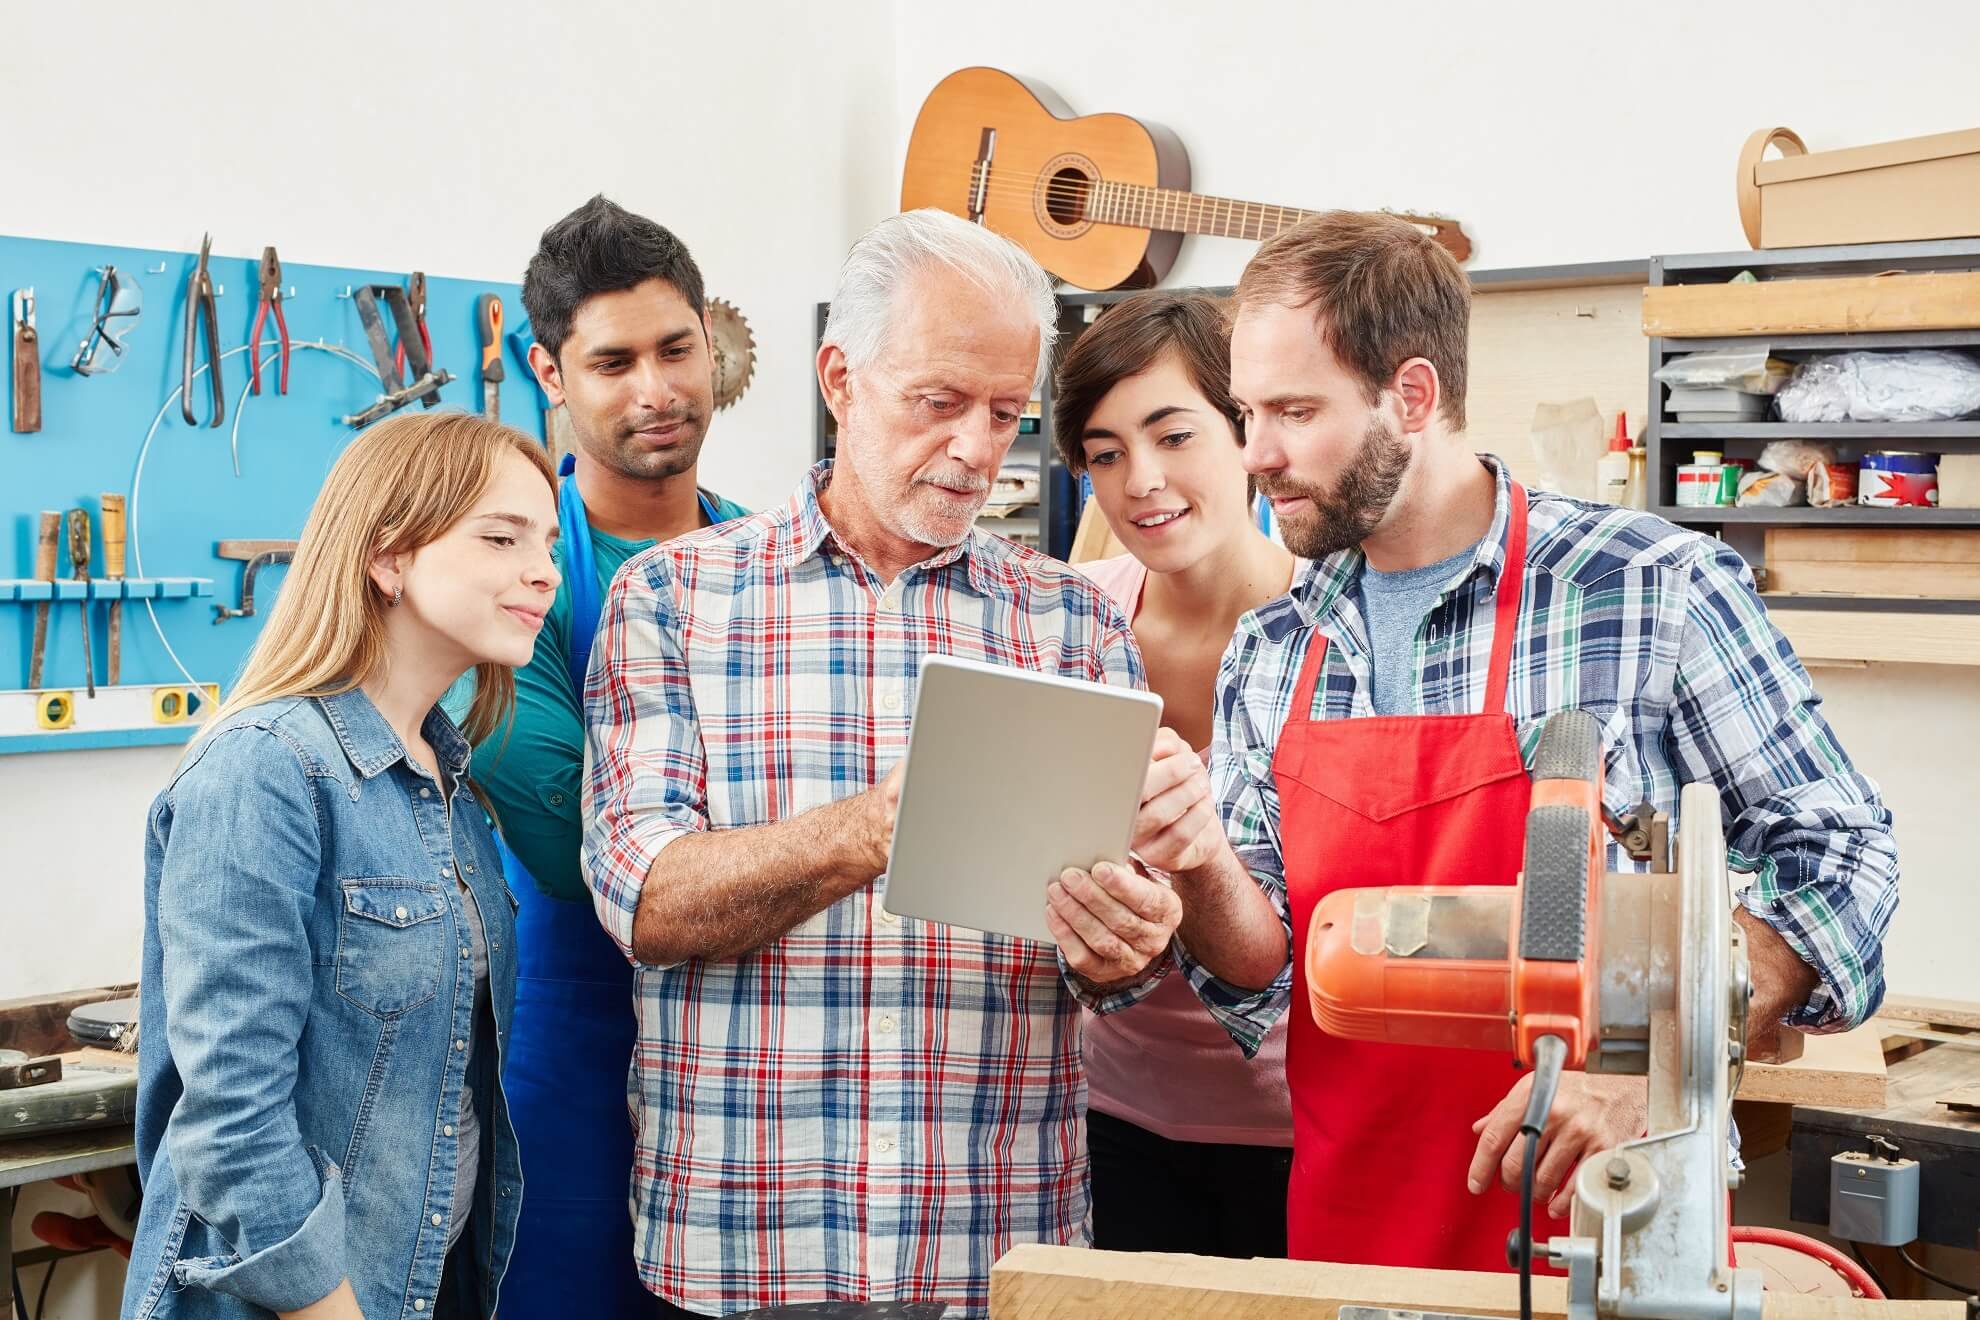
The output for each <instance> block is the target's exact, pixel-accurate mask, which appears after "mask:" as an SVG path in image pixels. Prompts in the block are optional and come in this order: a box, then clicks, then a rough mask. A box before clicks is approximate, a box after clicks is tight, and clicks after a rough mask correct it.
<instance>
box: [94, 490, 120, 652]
mask: <svg viewBox="0 0 1980 1320" xmlns="http://www.w3.org/2000/svg"><path fill="white" fill-rule="evenodd" d="M98 502H99V503H100V504H101V506H102V509H103V576H104V577H105V578H106V579H108V580H109V581H112V582H118V583H121V582H122V581H123V580H124V497H123V496H122V495H119V494H117V493H116V492H114V491H107V490H106V491H104V492H103V496H102V498H101V500H100V501H98ZM118 590H119V591H121V590H122V588H121V587H119V588H118ZM109 628H110V645H109V647H108V652H109V661H108V663H106V664H105V665H104V667H103V681H104V682H105V683H108V684H109V685H110V686H111V687H116V686H117V680H118V679H119V678H120V677H122V675H123V671H124V598H123V596H121V595H117V596H112V597H111V598H110V623H109Z"/></svg>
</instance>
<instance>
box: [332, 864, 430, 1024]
mask: <svg viewBox="0 0 1980 1320" xmlns="http://www.w3.org/2000/svg"><path fill="white" fill-rule="evenodd" d="M338 883H339V885H340V886H341V888H342V890H343V895H344V906H343V911H342V912H340V913H338V916H337V993H338V994H340V995H342V996H343V997H344V998H345V999H348V1000H349V1001H350V1002H351V1003H353V1004H356V1005H357V1006H358V1007H359V1008H361V1009H363V1010H364V1011H365V1012H367V1013H371V1014H374V1015H376V1016H378V1017H381V1018H392V1017H397V1016H399V1015H400V1014H402V1013H406V1012H408V1011H410V1010H412V1009H415V1008H418V1007H419V1006H420V1005H421V1004H424V1003H425V1002H426V1001H427V1000H429V999H431V998H433V996H434V995H435V994H437V993H439V989H440V966H441V963H442V961H443V954H444V952H445V951H444V949H443V948H442V947H441V941H442V939H443V937H444V935H445V926H446V923H445V922H443V921H440V920H439V917H440V914H441V913H443V912H445V911H446V910H447V900H446V897H445V895H443V894H442V893H441V892H440V889H439V888H438V886H436V885H432V884H427V883H423V882H421V881H418V880H409V879H404V878H401V877H394V876H360V877H356V878H353V879H347V880H340V881H339V882H338ZM450 965H451V964H450Z"/></svg>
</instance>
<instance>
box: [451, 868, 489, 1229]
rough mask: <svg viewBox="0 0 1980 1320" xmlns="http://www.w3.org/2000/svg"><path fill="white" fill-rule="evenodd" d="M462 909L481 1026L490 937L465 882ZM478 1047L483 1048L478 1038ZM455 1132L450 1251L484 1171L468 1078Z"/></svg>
mask: <svg viewBox="0 0 1980 1320" xmlns="http://www.w3.org/2000/svg"><path fill="white" fill-rule="evenodd" d="M461 911H463V912H465V913H466V914H467V937H468V956H469V960H470V966H471V967H472V968H473V971H474V1021H475V1023H476V1024H477V1026H478V1025H479V1023H480V1022H481V1015H482V1013H483V1012H485V1011H486V1005H487V1002H488V937H487V936H486V935H485V934H484V933H483V932H482V928H481V910H480V909H479V908H478V907H476V906H475V901H474V895H473V894H472V893H470V892H469V891H468V889H467V886H465V885H463V886H461ZM470 1032H471V1036H470V1038H471V1039H473V1038H476V1037H478V1036H479V1034H480V1033H479V1031H477V1030H475V1029H474V1028H470ZM476 1048H477V1049H478V1048H479V1042H478V1040H477V1043H476ZM474 1063H475V1060H474V1056H473V1055H472V1054H470V1055H469V1056H468V1062H467V1069H468V1072H467V1075H468V1076H470V1077H471V1076H473V1075H474ZM454 1132H455V1135H456V1136H457V1137H458V1138H459V1141H460V1147H459V1149H460V1162H459V1163H457V1164H456V1165H455V1166H454V1206H453V1222H452V1223H450V1224H448V1226H447V1248H448V1250H450V1251H451V1250H452V1249H453V1246H454V1243H455V1242H456V1241H458V1240H459V1239H460V1236H461V1230H462V1229H464V1228H465V1227H466V1226H467V1220H468V1213H469V1212H470V1211H472V1210H473V1209H474V1188H475V1183H476V1182H477V1181H478V1180H479V1177H480V1173H481V1119H480V1118H479V1117H478V1116H476V1114H475V1111H474V1087H473V1086H472V1085H470V1084H469V1083H468V1082H467V1081H465V1080H463V1081H462V1082H461V1110H460V1113H459V1115H457V1116H456V1117H455V1119H454Z"/></svg>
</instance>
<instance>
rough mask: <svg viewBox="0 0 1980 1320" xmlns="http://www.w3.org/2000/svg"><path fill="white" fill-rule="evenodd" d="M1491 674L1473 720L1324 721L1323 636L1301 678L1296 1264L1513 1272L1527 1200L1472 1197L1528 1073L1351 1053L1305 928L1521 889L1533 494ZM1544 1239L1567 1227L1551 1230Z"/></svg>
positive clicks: (1504, 597)
mask: <svg viewBox="0 0 1980 1320" xmlns="http://www.w3.org/2000/svg"><path fill="white" fill-rule="evenodd" d="M1510 513H1511V524H1510V530H1509V532H1508V534H1507V538H1506V559H1505V566H1504V568H1503V570H1502V571H1501V572H1500V574H1499V591H1498V603H1497V607H1496V609H1495V613H1494V618H1493V623H1492V660H1491V669H1490V671H1489V673H1490V677H1489V679H1488V681H1487V685H1486V693H1485V708H1484V712H1483V713H1481V714H1478V715H1415V716H1377V717H1374V718H1370V719H1352V720H1324V719H1323V720H1316V719H1314V718H1313V715H1312V712H1313V694H1314V688H1315V685H1316V682H1317V680H1318V678H1319V675H1320V669H1321V664H1322V661H1323V660H1324V658H1325V656H1326V650H1327V639H1326V637H1325V636H1324V635H1320V636H1316V637H1315V639H1314V641H1313V644H1312V646H1311V648H1310V649H1309V650H1308V652H1307V656H1306V663H1305V664H1304V666H1303V667H1302V668H1301V670H1300V675H1299V686H1298V688H1297V690H1296V691H1295V692H1294V694H1293V702H1292V708H1291V711H1290V713H1289V715H1288V717H1287V720H1286V727H1285V732H1284V733H1282V734H1280V735H1279V745H1278V749H1277V751H1276V752H1275V753H1274V755H1273V758H1272V776H1273V779H1274V780H1275V781H1276V782H1277V784H1278V789H1279V838H1280V840H1281V845H1282V849H1283V855H1284V861H1285V876H1286V894H1287V901H1288V903H1289V904H1290V907H1291V911H1292V928H1293V959H1292V964H1293V992H1292V993H1293V999H1292V1009H1291V1012H1292V1016H1293V1022H1292V1027H1291V1030H1290V1034H1289V1035H1288V1037H1287V1042H1286V1075H1287V1079H1288V1081H1289V1083H1290V1086H1291V1090H1292V1106H1293V1171H1292V1185H1291V1188H1290V1191H1289V1193H1288V1205H1287V1213H1286V1228H1287V1245H1288V1248H1289V1250H1290V1252H1291V1254H1292V1256H1293V1257H1294V1258H1295V1259H1299V1260H1334V1261H1346V1262H1352V1263H1356V1264H1367V1265H1408V1266H1418V1267H1425V1268H1439V1269H1467V1270H1504V1269H1506V1268H1507V1265H1506V1234H1507V1233H1508V1232H1510V1231H1511V1230H1513V1229H1515V1228H1517V1227H1518V1226H1519V1197H1518V1195H1517V1194H1515V1193H1508V1192H1506V1191H1504V1190H1502V1189H1501V1188H1500V1187H1499V1185H1498V1183H1497V1181H1496V1179H1495V1180H1494V1181H1493V1183H1492V1186H1491V1187H1490V1188H1489V1189H1488V1190H1487V1191H1486V1192H1485V1193H1484V1194H1483V1195H1480V1196H1473V1195H1472V1194H1471V1192H1470V1191H1469V1190H1467V1189H1466V1187H1465V1175H1466V1171H1467V1170H1468V1169H1469V1167H1470V1164H1471V1155H1472V1152H1473V1150H1475V1149H1476V1148H1477V1144H1478V1139H1477V1137H1476V1136H1475V1135H1474V1134H1473V1133H1472V1131H1471V1125H1472V1122H1473V1121H1474V1120H1476V1119H1477V1118H1479V1117H1480V1116H1482V1115H1484V1114H1485V1113H1487V1112H1489V1111H1490V1110H1491V1109H1492V1107H1493V1106H1494V1105H1496V1104H1498V1102H1499V1101H1500V1100H1501V1099H1503V1098H1504V1096H1505V1094H1506V1092H1507V1091H1508V1090H1509V1089H1510V1088H1511V1087H1512V1085H1513V1083H1514V1082H1516V1081H1517V1080H1518V1079H1519V1074H1518V1073H1517V1072H1515V1071H1514V1070H1513V1068H1512V1067H1511V1063H1510V1059H1509V1058H1507V1057H1501V1056H1499V1055H1496V1054H1491V1053H1487V1052H1484V1051H1477V1050H1463V1049H1444V1048H1439V1047H1435V1046H1413V1045H1388V1044H1380V1043H1373V1042H1359V1041H1347V1040H1340V1039H1338V1038H1336V1037H1333V1036H1329V1035H1327V1034H1326V1033H1325V1032H1323V1031H1321V1030H1320V1028H1319V1026H1318V1025H1317V1024H1316V1023H1315V1022H1314V1020H1313V1013H1312V1010H1311V1009H1310V1008H1309V1007H1308V1000H1307V992H1306V976H1305V965H1306V958H1305V950H1306V932H1307V926H1308V924H1309V923H1310V922H1311V920H1312V916H1313V909H1314V906H1315V905H1316V904H1318V903H1319V901H1320V899H1321V898H1322V897H1323V896H1325V895H1326V894H1328V893H1330V892H1332V891H1333V890H1335V889H1352V888H1359V887H1362V886H1376V885H1509V884H1512V883H1513V881H1514V880H1515V879H1516V878H1517V877H1518V875H1519V869H1520V862H1521V854H1522V852H1523V850H1524V847H1525V841H1526V811H1527V807H1528V805H1529V802H1528V798H1529V794H1530V785H1529V782H1528V779H1527V776H1526V769H1525V765H1524V763H1523V762H1522V761H1521V759H1520V754H1519V742H1518V739H1517V738H1516V736H1515V735H1514V732H1513V720H1512V716H1511V715H1510V714H1509V713H1508V712H1507V710H1506V676H1507V672H1508V671H1509V670H1510V668H1511V666H1512V644H1513V635H1514V633H1515V631H1516V629H1517V623H1518V617H1519V600H1520V591H1521V582H1522V579H1523V578H1524V576H1525V572H1526V491H1525V490H1524V489H1523V488H1521V487H1520V486H1519V485H1517V484H1515V485H1514V486H1513V487H1512V500H1511V509H1510ZM1545 1220H1546V1216H1545V1208H1544V1207H1542V1209H1541V1219H1540V1221H1539V1222H1536V1223H1535V1225H1534V1235H1535V1237H1536V1238H1537V1239H1538V1240H1540V1241H1543V1242H1544V1241H1545V1240H1546V1239H1547V1237H1548V1236H1549V1234H1550V1233H1551V1232H1565V1231H1566V1227H1565V1224H1564V1223H1562V1222H1561V1221H1554V1222H1555V1224H1556V1225H1558V1227H1554V1228H1549V1227H1546V1226H1544V1225H1545Z"/></svg>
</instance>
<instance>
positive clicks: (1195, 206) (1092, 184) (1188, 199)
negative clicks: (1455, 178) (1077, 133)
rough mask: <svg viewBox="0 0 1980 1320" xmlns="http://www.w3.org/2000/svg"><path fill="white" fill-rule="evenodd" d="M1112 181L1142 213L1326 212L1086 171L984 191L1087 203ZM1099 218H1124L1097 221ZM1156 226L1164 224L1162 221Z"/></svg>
mask: <svg viewBox="0 0 1980 1320" xmlns="http://www.w3.org/2000/svg"><path fill="white" fill-rule="evenodd" d="M975 175H976V170H975V168H974V167H972V168H971V170H970V176H971V178H970V185H969V189H968V191H969V194H970V195H971V196H974V195H975V192H976V183H975ZM1108 183H1111V184H1114V185H1115V186H1116V187H1120V188H1124V189H1134V190H1136V193H1138V194H1143V195H1140V196H1136V195H1123V196H1120V197H1116V198H1108V199H1102V201H1103V202H1114V203H1117V204H1119V205H1121V206H1122V207H1124V208H1127V209H1132V210H1134V211H1137V212H1141V213H1151V214H1159V213H1167V214H1169V215H1171V216H1174V217H1175V218H1178V219H1180V218H1185V217H1190V218H1194V219H1199V220H1200V219H1206V218H1207V219H1214V220H1221V221H1223V222H1224V223H1227V224H1232V225H1252V224H1272V223H1276V224H1278V226H1279V227H1280V228H1281V229H1283V228H1288V227H1290V226H1292V225H1294V224H1297V223H1298V222H1299V221H1300V220H1303V219H1305V218H1306V217H1307V216H1311V215H1318V214H1320V212H1319V211H1316V210H1308V209H1307V208H1304V207H1298V206H1279V205H1276V204H1274V203H1272V202H1246V201H1240V200H1238V199H1236V198H1231V197H1215V196H1212V195H1210V194H1208V193H1193V192H1183V191H1181V190H1179V189H1173V188H1162V187H1159V186H1157V185H1151V184H1142V183H1124V182H1121V181H1119V180H1114V179H1089V178H1085V177H1080V178H1077V179H1068V180H1057V179H1055V180H1053V181H1052V182H1050V183H1047V184H1046V185H1045V186H1044V187H1043V188H1039V187H1037V186H1036V185H1033V184H1026V183H1022V182H1018V181H1015V180H1013V181H1008V182H1006V181H1000V180H999V179H998V178H997V176H996V173H995V171H994V170H993V171H992V172H991V177H990V178H989V179H988V180H987V181H986V182H985V183H984V185H983V195H984V197H985V198H986V199H987V198H990V197H993V196H994V197H995V198H997V199H998V200H999V201H1013V200H1015V201H1023V200H1024V199H1026V198H1034V199H1035V198H1038V197H1040V196H1041V195H1042V196H1043V197H1044V198H1045V199H1047V200H1049V201H1059V202H1078V203H1081V204H1085V203H1089V202H1091V201H1092V200H1093V196H1092V194H1093V190H1094V189H1095V188H1096V187H1098V186H1099V185H1101V184H1108ZM1147 194H1153V196H1148V195H1147ZM1172 199H1173V200H1172ZM1266 211H1275V212H1278V213H1279V215H1278V216H1276V217H1274V218H1273V219H1272V220H1267V219H1266V217H1265V215H1264V212H1266ZM1383 213H1384V214H1387V215H1393V216H1396V217H1397V218H1398V219H1401V220H1403V221H1405V222H1407V223H1408V224H1410V225H1412V226H1414V227H1415V228H1417V229H1419V230H1422V231H1424V232H1425V233H1426V234H1427V235H1429V236H1431V237H1435V236H1436V234H1437V233H1438V232H1440V225H1439V224H1437V223H1435V222H1436V221H1443V222H1444V223H1445V224H1451V223H1455V222H1452V221H1448V220H1444V217H1441V216H1437V217H1431V216H1418V215H1416V214H1414V213H1410V212H1400V211H1388V210H1386V209H1384V212H1383ZM1093 220H1094V217H1092V216H1089V215H1086V214H1084V213H1082V214H1081V215H1080V216H1079V217H1078V219H1077V220H1075V221H1072V222H1071V223H1075V224H1079V223H1086V222H1088V221H1093ZM1096 223H1103V224H1104V223H1122V222H1115V221H1096ZM1151 227H1154V228H1160V226H1151ZM1275 232H1276V231H1275Z"/></svg>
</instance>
